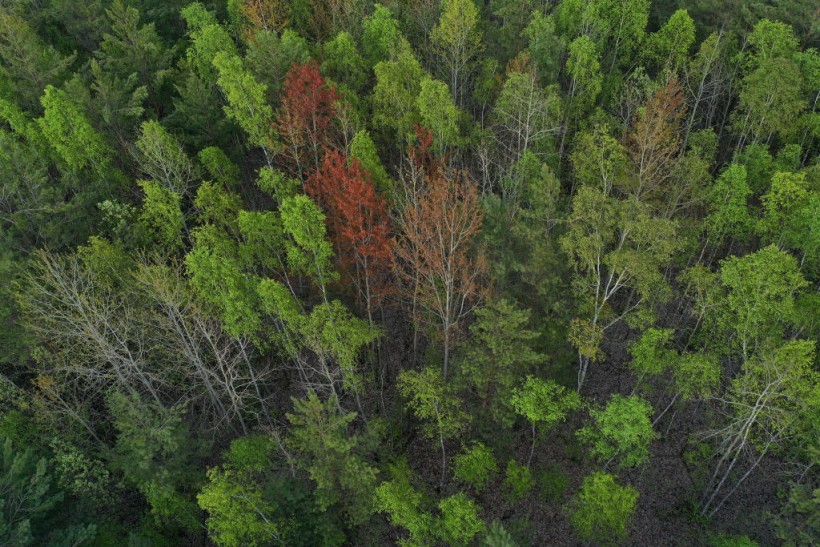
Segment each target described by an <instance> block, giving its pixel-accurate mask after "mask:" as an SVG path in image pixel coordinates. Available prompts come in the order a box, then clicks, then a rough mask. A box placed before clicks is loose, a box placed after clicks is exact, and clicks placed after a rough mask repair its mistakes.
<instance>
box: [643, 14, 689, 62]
mask: <svg viewBox="0 0 820 547" xmlns="http://www.w3.org/2000/svg"><path fill="white" fill-rule="evenodd" d="M646 42H647V43H646V53H645V55H646V57H647V59H648V60H650V61H651V62H652V63H653V64H654V65H655V66H657V67H658V68H660V69H668V70H670V71H672V72H678V71H679V70H680V69H681V68H682V67H684V66H685V63H686V61H687V55H688V54H689V49H690V48H691V47H692V44H694V43H695V22H694V21H693V20H692V18H691V17H690V16H689V13H688V12H687V11H686V10H685V9H679V10H677V11H675V13H673V14H672V16H671V17H669V20H668V21H667V22H666V23H664V25H663V26H662V27H661V28H660V29H658V31H657V32H655V33H653V34H650V35H649V37H648V38H647V40H646Z"/></svg>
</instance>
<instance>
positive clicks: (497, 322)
mask: <svg viewBox="0 0 820 547" xmlns="http://www.w3.org/2000/svg"><path fill="white" fill-rule="evenodd" d="M475 316H476V321H475V323H473V324H472V325H470V331H471V332H472V334H473V337H472V340H471V343H470V345H469V346H468V347H467V349H466V350H465V351H464V356H463V358H462V359H460V363H459V368H460V373H461V375H462V376H463V377H464V380H465V381H466V382H467V384H468V385H469V386H470V387H471V388H472V389H474V390H475V391H476V392H477V394H478V395H479V397H480V398H481V404H482V406H483V407H485V408H487V407H489V410H490V412H491V415H492V416H493V417H494V418H495V419H496V420H498V421H500V422H501V423H508V422H509V421H510V416H509V414H510V404H511V401H512V400H511V398H510V395H511V392H512V389H513V386H514V385H515V384H516V383H517V382H518V379H519V378H520V377H521V375H522V374H523V373H524V372H526V371H528V368H529V367H532V366H533V365H537V364H541V363H543V362H545V360H546V356H545V355H542V354H540V353H537V352H536V351H534V350H533V349H532V343H533V341H534V340H535V339H536V338H537V337H538V334H537V333H536V332H534V331H531V330H528V329H527V325H528V324H529V322H530V310H522V309H518V307H517V306H515V305H514V304H513V303H511V302H509V301H508V300H496V301H493V302H491V303H490V304H489V305H488V306H486V307H481V308H476V310H475Z"/></svg>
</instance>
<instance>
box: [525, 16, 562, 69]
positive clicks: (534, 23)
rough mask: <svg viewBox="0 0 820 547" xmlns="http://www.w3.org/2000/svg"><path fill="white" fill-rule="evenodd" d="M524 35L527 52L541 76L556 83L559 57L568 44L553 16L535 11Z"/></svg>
mask: <svg viewBox="0 0 820 547" xmlns="http://www.w3.org/2000/svg"><path fill="white" fill-rule="evenodd" d="M524 36H526V37H527V53H529V54H530V57H532V60H533V62H534V63H535V67H536V70H537V71H538V76H539V78H540V79H541V81H542V82H545V83H547V84H551V83H554V82H555V81H556V80H557V78H558V70H559V69H560V65H559V59H560V58H561V54H562V53H563V50H564V48H565V47H566V46H565V44H564V41H563V40H562V39H561V38H559V37H558V35H557V34H556V30H555V23H554V21H553V18H552V17H551V16H545V15H544V14H543V13H541V12H540V11H535V12H533V14H532V18H531V19H530V22H529V24H528V25H527V27H526V28H525V29H524Z"/></svg>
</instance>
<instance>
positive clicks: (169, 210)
mask: <svg viewBox="0 0 820 547" xmlns="http://www.w3.org/2000/svg"><path fill="white" fill-rule="evenodd" d="M138 184H139V186H140V188H142V191H143V192H145V200H144V202H143V205H142V212H141V213H140V217H139V218H140V222H141V223H142V224H143V226H144V227H145V229H146V231H147V232H148V235H149V237H150V238H151V239H150V240H151V243H152V244H153V246H155V247H156V248H158V249H159V250H160V251H161V252H165V253H172V252H173V251H175V250H177V249H179V248H180V247H181V246H182V231H183V229H184V228H185V218H184V216H183V214H182V211H181V209H180V195H179V194H177V193H176V192H174V191H173V190H170V189H167V188H164V187H162V186H160V185H159V184H157V183H155V182H153V181H148V180H144V181H140V182H139V183H138Z"/></svg>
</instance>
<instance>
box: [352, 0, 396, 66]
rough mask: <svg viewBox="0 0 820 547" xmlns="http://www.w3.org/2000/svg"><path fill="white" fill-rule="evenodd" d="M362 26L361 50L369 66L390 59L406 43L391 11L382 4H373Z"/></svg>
mask: <svg viewBox="0 0 820 547" xmlns="http://www.w3.org/2000/svg"><path fill="white" fill-rule="evenodd" d="M362 26H363V29H362V38H361V42H362V51H363V52H364V55H365V57H366V58H367V60H368V61H369V63H370V66H374V65H376V64H377V63H380V62H382V61H388V60H390V59H392V58H393V57H394V56H395V55H396V54H397V53H399V50H400V49H403V43H404V44H406V41H405V40H404V36H402V34H401V29H400V28H399V22H398V21H397V20H396V18H395V17H393V12H391V11H390V9H389V8H386V7H385V6H383V5H382V4H376V5H375V9H374V10H373V13H372V14H371V15H370V16H369V17H367V18H366V19H365V20H364V23H363V25H362Z"/></svg>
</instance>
